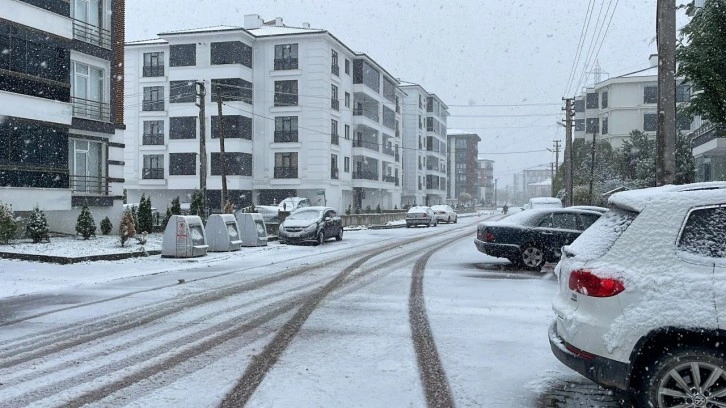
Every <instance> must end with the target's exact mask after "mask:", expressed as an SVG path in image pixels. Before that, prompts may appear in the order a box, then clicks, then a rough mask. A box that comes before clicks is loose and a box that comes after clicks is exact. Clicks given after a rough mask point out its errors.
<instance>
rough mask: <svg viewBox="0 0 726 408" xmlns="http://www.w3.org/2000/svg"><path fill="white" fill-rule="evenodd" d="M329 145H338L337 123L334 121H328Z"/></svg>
mask: <svg viewBox="0 0 726 408" xmlns="http://www.w3.org/2000/svg"><path fill="white" fill-rule="evenodd" d="M330 143H332V144H336V145H337V144H340V136H339V135H338V121H337V120H335V119H331V120H330Z"/></svg>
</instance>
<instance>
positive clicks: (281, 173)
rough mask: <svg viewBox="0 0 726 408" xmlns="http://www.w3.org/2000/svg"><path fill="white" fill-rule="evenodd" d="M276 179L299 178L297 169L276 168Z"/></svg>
mask: <svg viewBox="0 0 726 408" xmlns="http://www.w3.org/2000/svg"><path fill="white" fill-rule="evenodd" d="M275 178H297V167H275Z"/></svg>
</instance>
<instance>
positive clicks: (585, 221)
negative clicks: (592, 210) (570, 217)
mask: <svg viewBox="0 0 726 408" xmlns="http://www.w3.org/2000/svg"><path fill="white" fill-rule="evenodd" d="M599 218H600V216H598V215H594V214H580V220H581V221H582V228H583V230H586V229H588V228H590V225H592V224H594V223H595V221H597V220H598V219H599Z"/></svg>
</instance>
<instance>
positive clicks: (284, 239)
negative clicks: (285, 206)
mask: <svg viewBox="0 0 726 408" xmlns="http://www.w3.org/2000/svg"><path fill="white" fill-rule="evenodd" d="M277 235H278V238H279V240H280V243H281V244H293V243H303V242H312V243H315V244H317V245H322V244H323V242H325V241H326V240H327V239H330V238H333V237H335V239H336V240H337V241H340V240H342V239H343V222H342V220H341V219H340V216H338V213H337V211H336V210H335V209H334V208H331V207H303V208H300V209H297V210H295V211H293V212H292V213H290V215H288V216H287V218H285V221H283V222H282V223H281V224H280V227H279V229H278V233H277Z"/></svg>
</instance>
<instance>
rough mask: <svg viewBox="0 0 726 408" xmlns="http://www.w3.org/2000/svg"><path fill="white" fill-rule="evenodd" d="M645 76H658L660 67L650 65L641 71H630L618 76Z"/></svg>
mask: <svg viewBox="0 0 726 408" xmlns="http://www.w3.org/2000/svg"><path fill="white" fill-rule="evenodd" d="M645 76H658V67H657V66H656V67H649V68H645V69H641V70H639V71H634V72H630V73H628V74H624V75H620V76H618V77H617V78H638V77H645Z"/></svg>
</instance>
